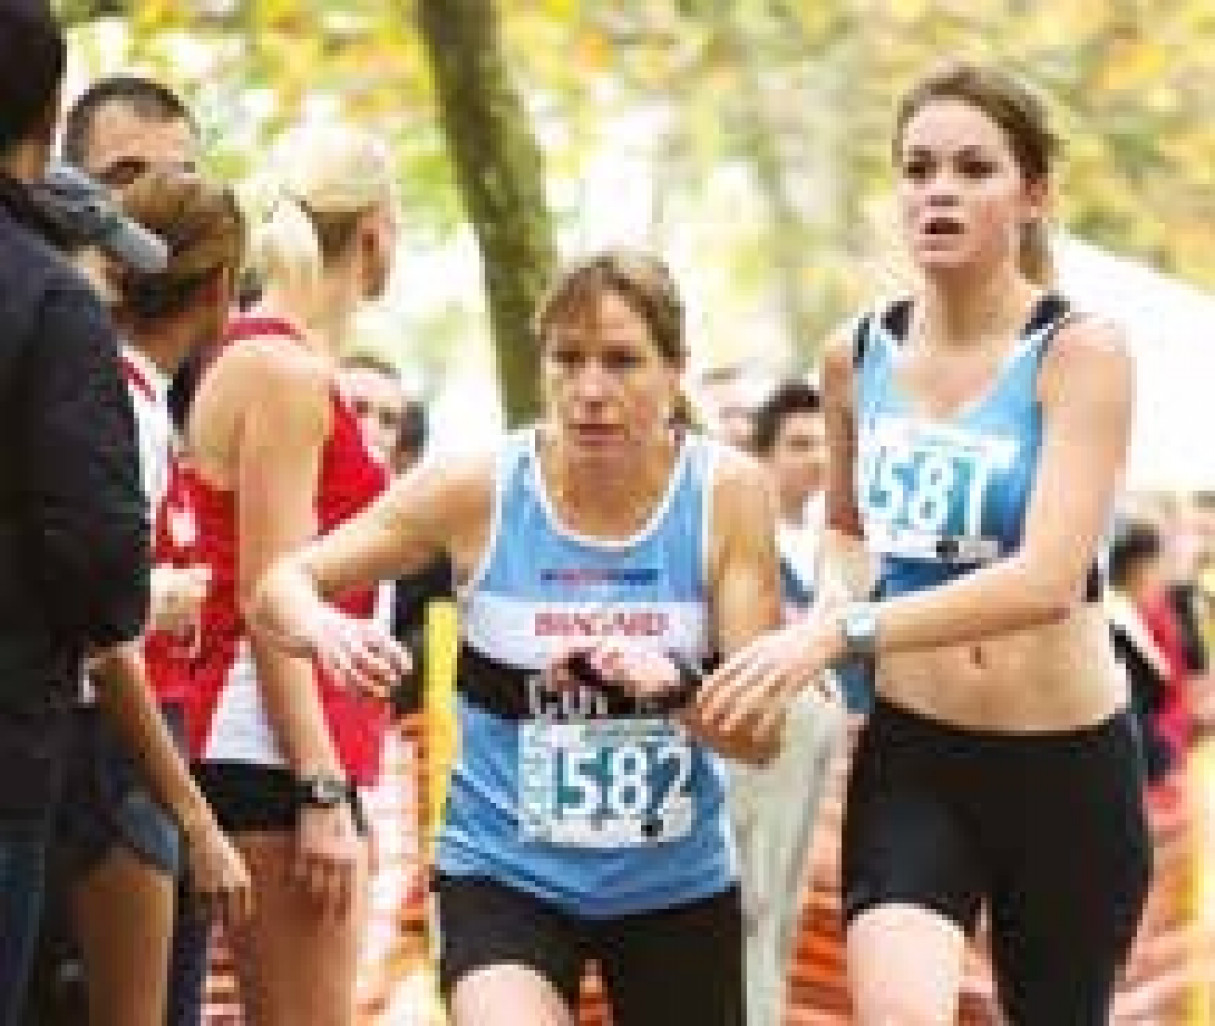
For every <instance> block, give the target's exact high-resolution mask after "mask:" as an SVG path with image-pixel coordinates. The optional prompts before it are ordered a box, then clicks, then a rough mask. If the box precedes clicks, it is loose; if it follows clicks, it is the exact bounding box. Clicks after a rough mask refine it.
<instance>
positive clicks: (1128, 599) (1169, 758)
mask: <svg viewBox="0 0 1215 1026" xmlns="http://www.w3.org/2000/svg"><path fill="white" fill-rule="evenodd" d="M1163 557H1164V542H1163V539H1162V538H1161V535H1160V532H1159V530H1158V529H1157V528H1156V527H1155V526H1154V525H1152V524H1150V523H1147V522H1145V521H1131V522H1130V523H1128V524H1126V525H1124V526H1123V527H1122V529H1121V530H1120V531H1119V532H1118V534H1117V536H1116V537H1115V539H1114V541H1113V544H1112V545H1111V546H1110V557H1109V558H1110V563H1109V567H1110V569H1109V573H1110V589H1111V590H1110V592H1109V594H1108V595H1107V610H1108V614H1109V619H1110V629H1111V632H1112V635H1113V641H1114V651H1115V653H1116V654H1117V656H1118V659H1119V660H1120V661H1121V662H1122V664H1123V665H1124V666H1125V668H1126V671H1127V677H1128V679H1129V682H1130V686H1131V701H1132V704H1133V705H1134V708H1135V711H1136V713H1138V715H1139V718H1140V722H1141V724H1142V733H1143V741H1144V755H1145V758H1146V761H1147V773H1148V781H1149V783H1151V784H1156V783H1158V782H1160V781H1161V780H1163V779H1164V778H1165V777H1166V776H1167V775H1168V773H1169V772H1170V770H1172V769H1173V768H1174V766H1176V765H1177V763H1178V762H1179V760H1180V758H1181V755H1182V752H1181V750H1180V745H1179V742H1178V739H1177V738H1176V737H1175V732H1173V731H1170V730H1169V729H1168V713H1169V710H1170V709H1172V708H1174V707H1176V706H1177V705H1178V704H1179V703H1180V701H1181V696H1180V695H1179V694H1178V692H1179V691H1180V688H1181V686H1182V685H1181V677H1182V675H1183V672H1184V669H1183V660H1182V658H1181V652H1180V648H1179V647H1177V646H1175V647H1174V650H1173V651H1172V652H1171V653H1170V652H1169V651H1168V650H1166V648H1165V647H1163V646H1162V645H1161V644H1160V641H1159V639H1158V636H1157V632H1156V631H1153V628H1152V624H1151V623H1150V622H1149V614H1150V613H1155V614H1156V616H1155V619H1157V621H1159V615H1158V614H1159V610H1160V609H1162V608H1167V601H1166V600H1165V582H1164V559H1163Z"/></svg>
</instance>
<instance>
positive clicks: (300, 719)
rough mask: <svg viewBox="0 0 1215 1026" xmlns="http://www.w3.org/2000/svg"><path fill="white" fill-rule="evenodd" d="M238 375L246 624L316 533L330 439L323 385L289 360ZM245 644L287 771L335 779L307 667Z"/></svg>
mask: <svg viewBox="0 0 1215 1026" xmlns="http://www.w3.org/2000/svg"><path fill="white" fill-rule="evenodd" d="M246 361H247V362H246V366H245V367H243V368H242V370H243V371H244V372H245V373H246V374H247V375H248V380H247V382H246V383H245V384H246V386H247V389H248V391H247V394H249V395H255V396H257V399H256V401H254V402H250V403H248V404H246V406H245V408H244V410H243V411H242V415H241V421H240V424H239V427H238V432H237V460H236V486H235V492H236V499H237V538H238V553H239V557H238V559H237V567H238V574H239V575H238V579H237V591H238V598H239V601H240V604H241V609H242V612H243V613H244V614H245V616H246V618H248V616H249V614H250V613H251V611H252V609H251V607H252V599H253V595H254V588H255V585H256V583H257V581H258V579H259V577H260V576H261V575H262V573H264V572H265V570H266V569H267V568H268V567H269V566H270V564H271V563H272V562H273V561H274V560H275V559H277V558H279V557H280V556H282V555H284V554H285V553H288V552H291V551H293V550H295V549H298V548H301V547H303V546H304V545H306V544H307V543H308V542H309V541H310V540H311V539H312V538H313V537H314V536H315V535H316V532H317V522H316V513H315V502H316V490H317V482H318V479H319V476H320V464H321V454H322V451H323V449H324V444H325V439H326V436H327V434H328V431H329V424H330V409H329V391H328V389H329V383H328V382H327V381H326V379H325V377H324V374H323V373H322V372H321V370H320V369H319V368H318V367H316V366H315V365H313V364H312V363H311V362H309V361H308V360H306V359H305V358H303V357H302V356H297V355H296V354H294V353H291V354H283V353H282V352H277V351H273V350H265V351H260V352H258V351H253V350H252V349H251V351H250V352H249V353H248V354H247V356H246ZM250 643H251V647H252V650H253V656H254V660H255V662H256V664H257V671H258V682H259V685H260V688H261V692H262V698H263V700H264V702H265V704H266V712H267V715H268V717H269V720H270V724H271V727H272V728H273V730H274V733H275V736H276V737H277V739H278V742H279V744H280V745H281V746H282V748H283V755H284V756H285V757H286V760H287V763H288V765H289V766H290V767H291V770H292V772H293V773H295V774H296V775H297V776H299V777H304V776H310V775H314V774H319V775H325V776H342V775H343V774H344V771H343V768H342V764H341V761H340V759H339V757H338V753H337V750H336V749H335V747H334V745H333V739H332V737H331V736H330V733H329V727H328V724H327V723H326V720H325V715H324V711H323V709H322V707H321V701H320V695H319V693H318V691H317V688H316V684H315V680H314V674H313V669H312V666H311V665H310V664H309V663H308V661H307V660H304V659H297V658H293V657H292V656H289V655H286V654H285V653H283V652H282V651H280V650H279V649H277V648H275V647H273V646H269V645H266V644H265V643H264V642H263V641H262V639H261V638H260V636H259V635H258V634H257V632H256V631H254V632H251V635H250Z"/></svg>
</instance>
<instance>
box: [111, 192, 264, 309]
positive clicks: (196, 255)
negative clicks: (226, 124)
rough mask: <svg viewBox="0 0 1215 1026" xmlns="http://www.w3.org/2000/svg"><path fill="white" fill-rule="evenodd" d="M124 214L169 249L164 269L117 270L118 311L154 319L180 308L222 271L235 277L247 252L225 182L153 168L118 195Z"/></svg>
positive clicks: (239, 217) (242, 225)
mask: <svg viewBox="0 0 1215 1026" xmlns="http://www.w3.org/2000/svg"><path fill="white" fill-rule="evenodd" d="M121 204H122V208H123V211H124V213H126V214H127V216H129V217H131V218H132V219H134V220H135V221H138V222H139V223H140V224H141V225H143V226H144V227H145V228H147V229H148V230H149V231H150V232H153V233H154V234H156V235H158V236H160V238H161V239H163V240H164V242H165V243H166V244H167V246H168V247H169V262H168V265H167V266H166V267H165V269H164V270H163V271H160V272H157V273H155V274H140V273H138V272H134V271H129V270H126V271H122V272H120V276H119V279H118V281H117V289H118V297H117V310H118V312H119V314H120V315H126V316H129V317H132V318H135V319H137V320H144V321H147V320H155V319H157V318H160V317H167V316H170V315H172V314H175V313H178V312H180V311H181V310H183V309H184V308H185V307H186V306H187V305H188V304H189V303H190V302H191V300H192V299H193V298H194V296H195V294H196V292H197V290H198V289H199V288H201V287H202V286H203V285H204V284H206V283H207V282H208V281H209V280H210V279H211V276H212V275H213V274H214V273H215V272H216V271H220V270H224V269H227V270H230V271H232V272H233V274H234V275H235V273H236V272H238V271H239V270H240V267H241V263H242V261H243V259H244V253H245V221H244V218H243V217H242V215H241V212H240V208H239V207H238V206H237V203H236V197H235V196H234V194H233V193H232V190H231V189H229V188H227V187H226V186H222V185H217V184H215V183H213V182H209V181H208V180H206V179H205V178H202V177H201V176H199V175H197V174H194V173H193V172H188V171H154V172H151V173H149V174H146V175H143V176H141V177H140V178H138V179H136V181H134V182H133V183H131V185H129V186H128V187H127V188H126V189H124V190H123V191H122V193H121Z"/></svg>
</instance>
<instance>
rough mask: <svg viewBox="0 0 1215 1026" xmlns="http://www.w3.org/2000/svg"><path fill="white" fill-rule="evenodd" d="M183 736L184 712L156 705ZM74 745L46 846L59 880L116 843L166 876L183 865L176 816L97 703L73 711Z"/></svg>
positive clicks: (84, 869) (70, 877)
mask: <svg viewBox="0 0 1215 1026" xmlns="http://www.w3.org/2000/svg"><path fill="white" fill-rule="evenodd" d="M161 712H162V713H163V715H164V717H165V721H166V722H167V723H168V725H169V730H170V732H171V733H172V734H173V736H174V739H175V740H177V741H178V743H179V744H180V743H181V738H182V716H181V710H180V708H178V707H175V706H164V707H162V709H161ZM71 731H72V742H71V751H70V755H69V757H68V763H67V768H66V773H65V778H64V791H63V797H62V801H61V802H60V805H59V810H58V818H57V820H56V823H55V835H54V836H55V840H54V844H53V845H52V847H51V867H52V874H53V876H54V878H55V879H56V880H63V881H74V880H77V879H79V878H80V877H81V876H83V875H85V874H86V873H88V872H89V871H90V870H91V869H92V868H93V867H94V866H96V865H97V864H98V863H100V862H101V861H102V860H103V859H104V858H105V857H106V855H108V854H109V852H110V851H111V850H112V849H114V848H115V847H122V848H126V849H127V850H128V851H131V852H134V853H135V854H136V855H137V856H139V858H140V859H142V860H143V861H144V862H146V863H147V864H148V865H151V866H153V867H155V868H156V869H159V870H160V871H161V872H163V873H166V874H168V875H170V876H176V875H177V873H178V872H179V870H180V868H181V861H182V851H181V835H180V831H179V829H178V826H177V823H176V821H175V820H174V819H173V817H172V816H171V815H169V813H168V812H167V811H166V810H165V809H164V808H163V807H162V806H161V805H159V804H158V803H157V801H156V799H155V798H153V797H152V795H151V793H150V792H149V790H148V787H147V785H146V783H145V782H144V776H143V770H142V768H141V767H140V766H139V765H138V764H137V763H136V761H135V759H134V757H133V756H132V755H131V753H130V752H129V750H128V748H127V746H126V744H124V743H123V741H122V740H121V739H120V738H119V737H117V735H116V734H115V733H114V730H113V728H112V727H111V726H110V723H109V721H108V720H107V719H106V717H105V715H104V713H102V711H101V709H99V708H98V707H97V706H93V705H84V706H80V707H79V708H77V709H74V710H73V711H72V724H71Z"/></svg>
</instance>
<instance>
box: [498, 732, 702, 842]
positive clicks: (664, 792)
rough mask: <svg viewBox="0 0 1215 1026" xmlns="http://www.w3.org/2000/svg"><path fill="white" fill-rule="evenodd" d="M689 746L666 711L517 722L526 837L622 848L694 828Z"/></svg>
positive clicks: (669, 838) (520, 808)
mask: <svg viewBox="0 0 1215 1026" xmlns="http://www.w3.org/2000/svg"><path fill="white" fill-rule="evenodd" d="M691 777H692V746H691V744H690V742H689V740H688V736H687V732H686V731H685V730H684V729H683V728H682V727H681V726H679V725H678V724H675V723H672V722H671V721H670V720H668V719H664V718H651V717H646V718H637V719H597V720H582V721H578V722H565V723H554V722H546V721H544V720H527V721H524V722H523V723H521V724H520V727H519V796H518V797H519V801H518V806H517V808H518V813H519V832H520V836H521V837H522V839H523V840H525V841H530V842H538V843H548V844H565V845H581V846H586V847H605V848H619V847H626V846H632V845H643V844H661V843H664V842H666V841H673V840H677V839H678V838H680V837H684V836H686V835H687V834H688V833H689V831H690V830H691V829H692V821H693V818H694V816H695V801H694V799H693V796H692V792H691Z"/></svg>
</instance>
